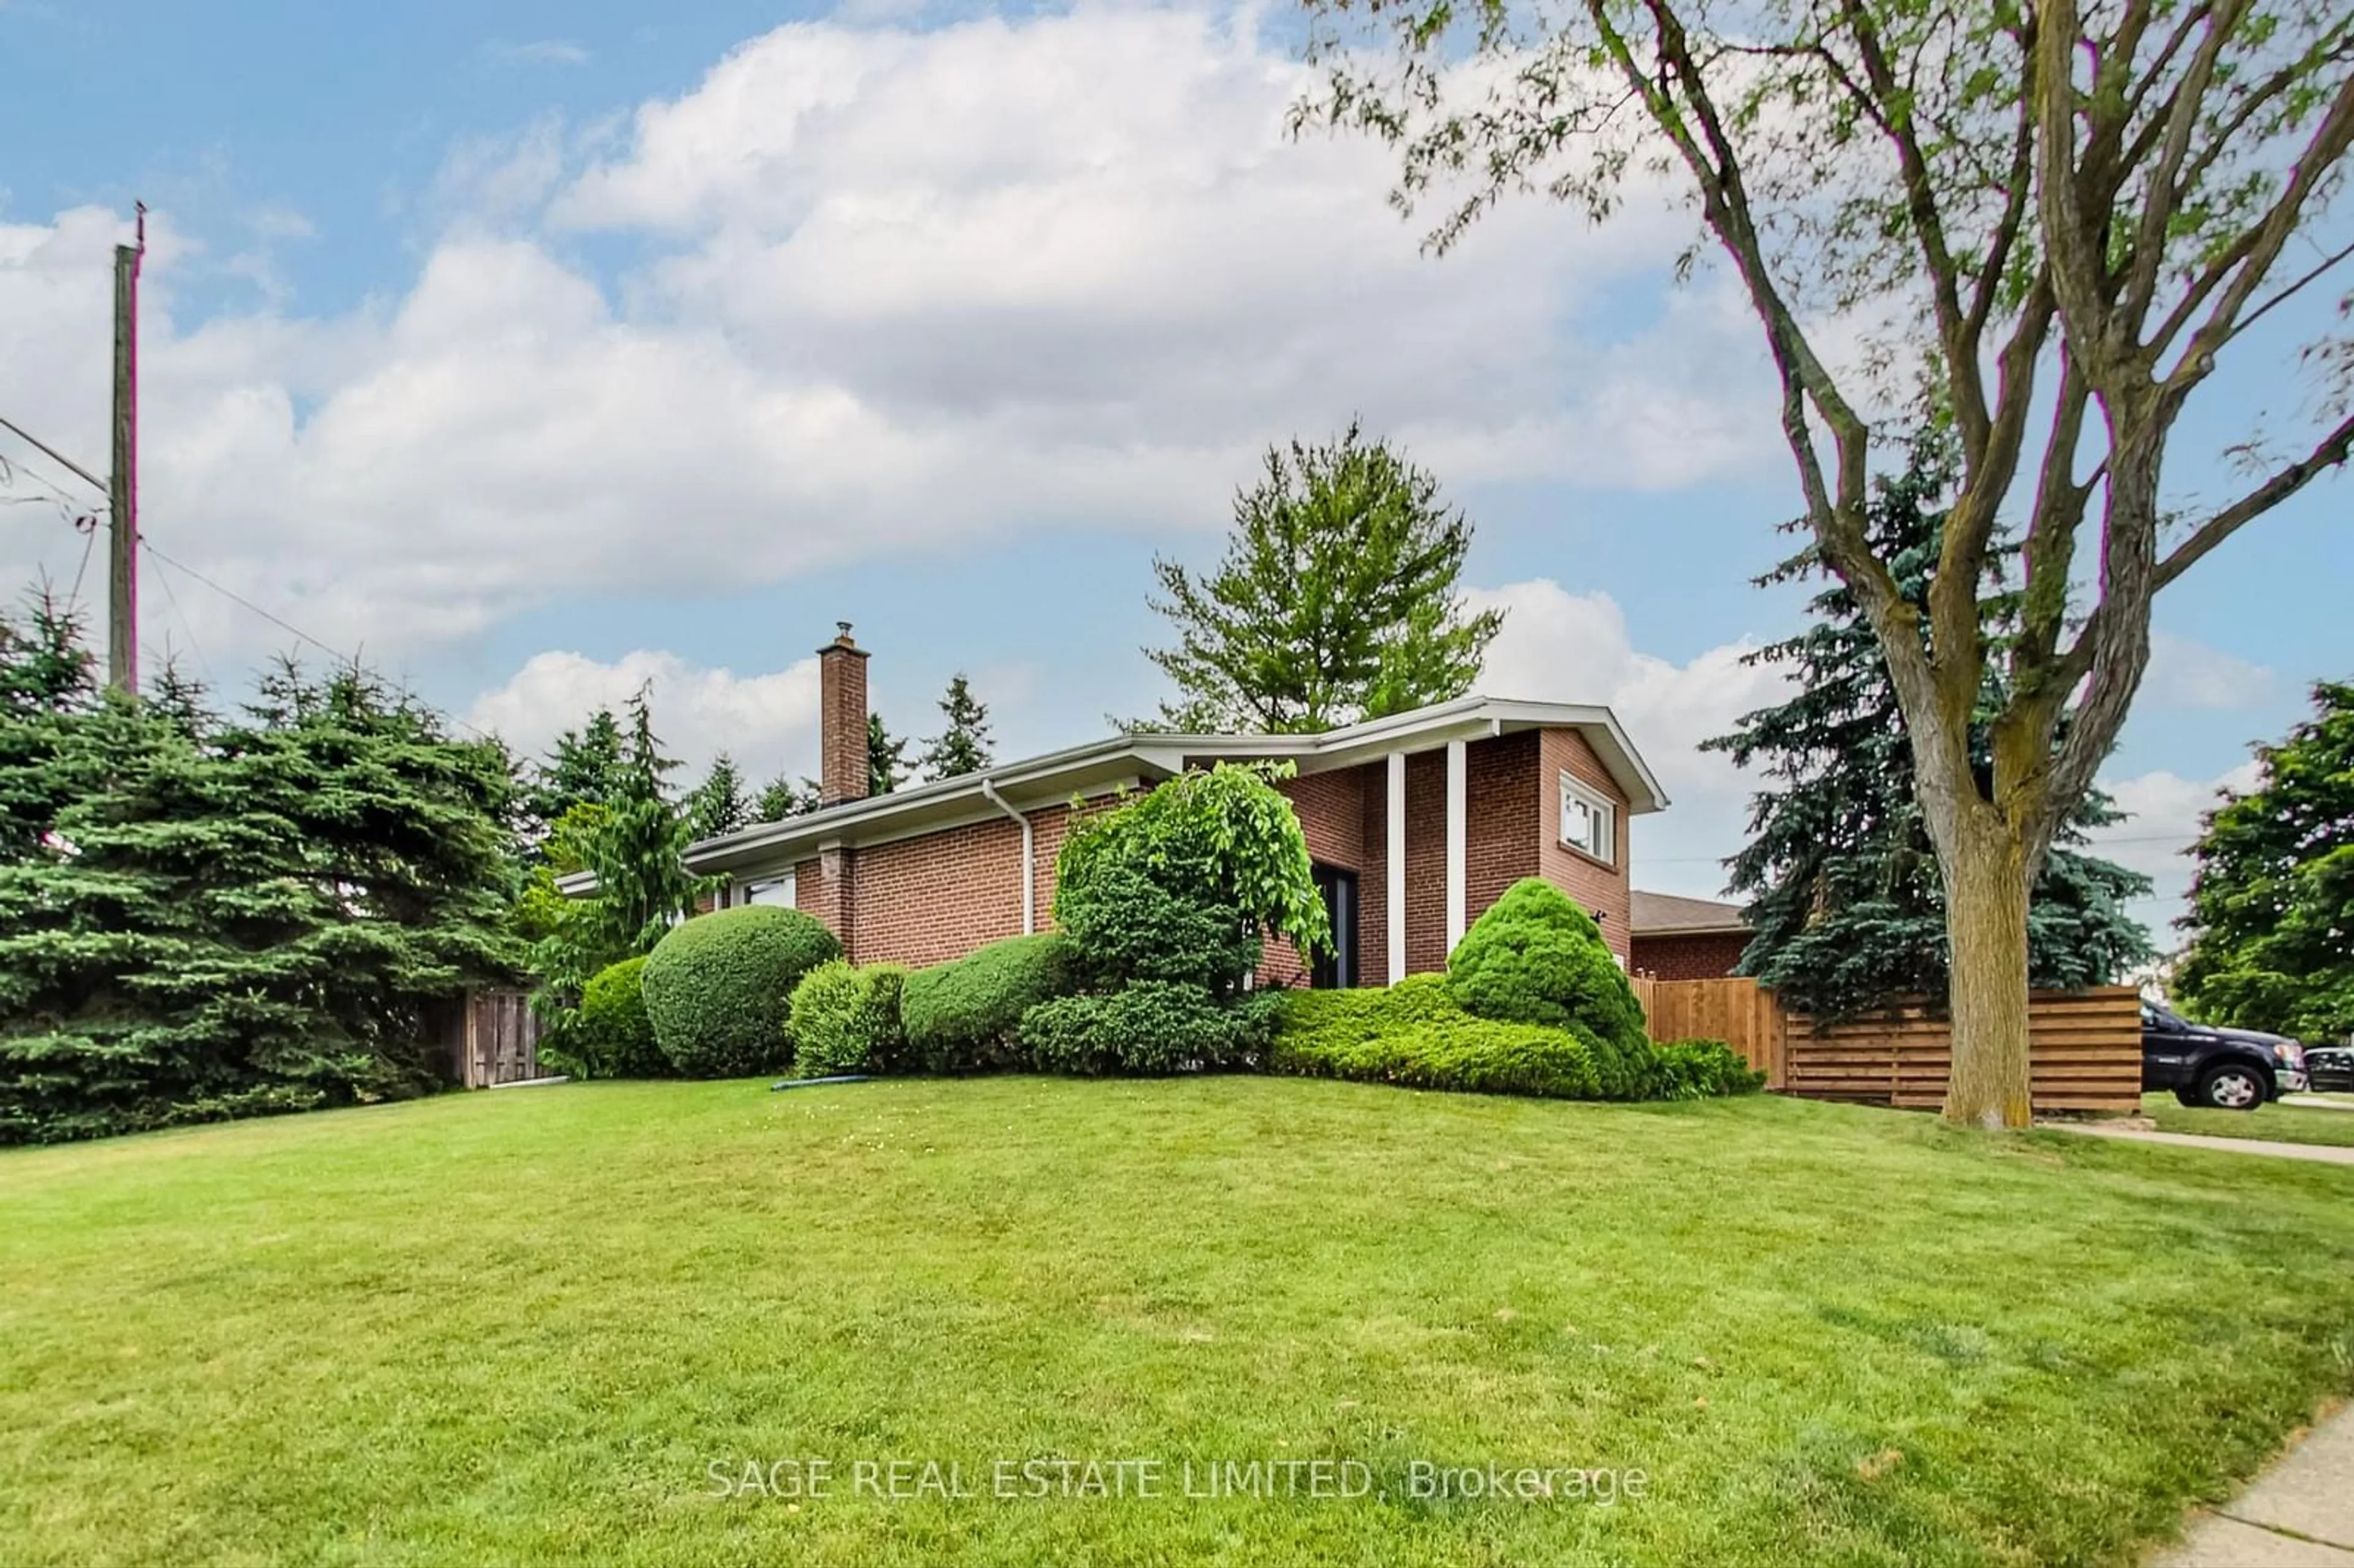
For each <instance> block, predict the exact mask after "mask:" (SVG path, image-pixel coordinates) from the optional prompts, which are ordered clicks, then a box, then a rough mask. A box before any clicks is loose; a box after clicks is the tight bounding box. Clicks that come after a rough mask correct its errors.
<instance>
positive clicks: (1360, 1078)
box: [1271, 975, 1622, 1100]
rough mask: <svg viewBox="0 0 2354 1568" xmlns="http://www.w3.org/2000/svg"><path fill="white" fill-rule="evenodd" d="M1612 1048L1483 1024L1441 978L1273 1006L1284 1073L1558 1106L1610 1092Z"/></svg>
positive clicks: (1561, 1033)
mask: <svg viewBox="0 0 2354 1568" xmlns="http://www.w3.org/2000/svg"><path fill="white" fill-rule="evenodd" d="M1606 1054H1607V1053H1606V1047H1604V1046H1603V1045H1602V1044H1601V1043H1600V1042H1599V1041H1597V1040H1596V1039H1595V1038H1594V1037H1593V1035H1592V1034H1591V1033H1589V1032H1587V1031H1586V1030H1585V1029H1583V1028H1581V1027H1576V1026H1571V1027H1566V1028H1564V1027H1556V1026H1552V1025H1547V1024H1539V1023H1514V1022H1502V1021H1500V1020H1496V1019H1488V1018H1479V1017H1475V1016H1473V1015H1472V1014H1470V1013H1469V1012H1465V1011H1464V1010H1463V1009H1462V1007H1461V1006H1460V1005H1459V1004H1458V1002H1457V1001H1456V1000H1455V998H1454V996H1453V994H1452V993H1451V992H1450V991H1449V990H1448V988H1447V981H1446V980H1444V979H1443V978H1442V977H1440V976H1437V975H1412V976H1409V977H1407V978H1406V979H1405V980H1401V981H1400V982H1399V983H1397V984H1396V985H1394V986H1390V987H1387V988H1385V989H1381V990H1371V989H1367V990H1358V991H1289V992H1286V993H1284V994H1283V995H1282V996H1281V998H1280V999H1279V1000H1278V1001H1277V1003H1276V1027H1275V1041H1274V1048H1273V1054H1272V1059H1271V1065H1272V1066H1273V1068H1274V1070H1275V1071H1276V1072H1278V1073H1289V1074H1295V1075H1300V1076H1303V1077H1312V1078H1349V1079H1353V1080H1355V1081H1357V1082H1360V1083H1372V1084H1400V1085H1404V1086H1408V1087H1411V1088H1421V1089H1460V1090H1468V1091H1470V1092H1474V1093H1479V1094H1491V1095H1541V1096H1546V1097H1552V1098H1555V1099H1572V1100H1596V1099H1605V1098H1620V1097H1622V1096H1617V1095H1612V1094H1608V1093H1606V1088H1605V1076H1606V1075H1605V1071H1604V1067H1603V1062H1602V1058H1603V1057H1604V1056H1605V1055H1606Z"/></svg>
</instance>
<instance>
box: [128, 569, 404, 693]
mask: <svg viewBox="0 0 2354 1568" xmlns="http://www.w3.org/2000/svg"><path fill="white" fill-rule="evenodd" d="M139 544H140V547H141V548H143V549H144V550H145V551H146V552H147V553H148V554H149V555H151V556H154V557H155V558H156V559H157V560H159V561H161V562H163V563H164V565H165V566H167V567H171V568H173V569H174V570H175V571H180V572H186V574H187V575H188V576H189V577H193V578H195V579H196V581H197V582H200V583H202V584H204V585H205V587H207V588H210V589H212V590H213V592H215V593H217V594H218V595H220V596H221V597H222V598H223V599H228V600H229V601H230V602H231V603H232V604H239V605H242V606H244V607H245V608H246V609H249V610H251V611H253V613H254V614H256V615H258V616H260V617H261V619H262V620H266V621H268V622H270V625H272V626H275V627H277V628H278V629H279V630H281V631H285V632H290V633H292V635H293V636H295V637H297V638H299V639H301V640H302V641H304V642H308V643H309V644H310V645H311V646H312V647H313V648H316V649H317V650H319V652H322V653H332V654H333V655H334V656H335V658H337V659H339V660H341V661H342V662H345V663H346V664H353V665H356V664H357V663H358V662H359V659H358V657H357V656H356V655H355V654H350V653H346V652H344V651H343V650H342V649H340V648H337V647H335V646H334V644H332V643H327V642H322V641H319V639H317V638H315V637H313V636H312V635H311V634H310V633H309V632H307V631H305V630H302V628H301V627H299V626H297V625H295V624H294V623H293V622H292V621H291V620H285V619H284V618H283V617H281V616H276V615H272V614H270V611H268V610H266V609H262V608H261V607H260V605H258V604H256V603H254V602H253V601H252V600H251V599H248V598H246V597H245V596H244V595H243V594H241V593H239V592H238V591H237V590H236V589H234V588H223V587H222V586H221V585H220V584H218V583H217V582H215V581H213V579H212V578H210V577H207V576H205V574H204V573H202V572H200V571H198V570H196V568H195V567H191V566H187V565H185V564H184V563H182V562H180V561H176V560H175V559H173V558H172V557H171V556H167V555H165V554H164V552H163V551H161V550H159V549H157V548H156V547H155V546H154V543H153V542H152V541H150V540H147V539H142V540H140V541H139Z"/></svg>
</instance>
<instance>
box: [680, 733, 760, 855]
mask: <svg viewBox="0 0 2354 1568" xmlns="http://www.w3.org/2000/svg"><path fill="white" fill-rule="evenodd" d="M751 820H752V802H751V801H749V800H746V799H745V798H744V776H743V774H742V773H740V772H738V771H737V767H736V759H735V758H732V757H730V756H728V755H727V754H726V752H724V751H723V752H721V753H720V754H719V755H718V756H716V757H715V758H712V759H711V771H710V772H708V773H706V774H705V775H704V777H703V782H702V783H700V784H697V785H696V786H695V789H694V791H693V792H692V793H691V794H689V795H688V796H687V798H686V824H687V831H688V833H689V835H690V836H691V837H692V838H695V839H711V838H717V837H718V836H719V835H720V834H721V833H732V832H735V831H736V830H737V828H740V827H742V826H743V825H744V824H745V823H747V822H748V821H751Z"/></svg>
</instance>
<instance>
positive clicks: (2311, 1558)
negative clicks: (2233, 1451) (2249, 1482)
mask: <svg viewBox="0 0 2354 1568" xmlns="http://www.w3.org/2000/svg"><path fill="white" fill-rule="evenodd" d="M2150 1568H2354V1408H2349V1409H2346V1410H2341V1411H2339V1412H2338V1414H2335V1415H2333V1416H2331V1417H2330V1418H2329V1419H2328V1420H2327V1421H2325V1422H2323V1423H2322V1424H2321V1425H2319V1426H2317V1427H2316V1428H2314V1430H2313V1432H2312V1434H2311V1435H2310V1436H2307V1437H2306V1440H2305V1441H2304V1442H2302V1443H2300V1444H2298V1445H2297V1446H2296V1447H2294V1448H2292V1449H2290V1450H2289V1451H2288V1453H2287V1455H2286V1456H2285V1457H2283V1458H2282V1459H2280V1460H2279V1462H2277V1463H2276V1464H2274V1466H2273V1467H2272V1468H2271V1469H2269V1470H2267V1471H2265V1472H2264V1474H2263V1475H2262V1476H2259V1477H2258V1478H2256V1483H2255V1485H2253V1486H2252V1487H2250V1488H2249V1489H2247V1490H2246V1491H2244V1492H2242V1493H2241V1494H2240V1495H2239V1496H2238V1497H2237V1498H2235V1499H2232V1501H2230V1502H2228V1503H2225V1504H2224V1505H2223V1506H2222V1507H2221V1508H2219V1509H2217V1510H2214V1511H2213V1512H2211V1513H2201V1514H2199V1515H2196V1516H2194V1517H2193V1518H2192V1520H2191V1521H2190V1526H2189V1528H2188V1529H2187V1530H2186V1531H2184V1539H2183V1542H2182V1544H2181V1545H2180V1546H2178V1547H2175V1548H2174V1549H2173V1550H2171V1551H2169V1552H2161V1553H2159V1554H2158V1556H2157V1557H2156V1558H2155V1559H2153V1560H2152V1562H2151V1563H2150Z"/></svg>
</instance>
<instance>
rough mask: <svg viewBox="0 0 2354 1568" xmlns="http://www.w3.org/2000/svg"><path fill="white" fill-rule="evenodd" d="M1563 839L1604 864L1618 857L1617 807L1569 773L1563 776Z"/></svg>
mask: <svg viewBox="0 0 2354 1568" xmlns="http://www.w3.org/2000/svg"><path fill="white" fill-rule="evenodd" d="M1561 842H1564V843H1565V844H1567V845H1569V847H1570V848H1572V849H1575V850H1583V851H1585V853H1587V854H1590V855H1592V856H1593V857H1594V858H1595V859H1596V860H1598V861H1601V862H1603V863H1605V864H1608V863H1612V862H1614V861H1616V860H1617V858H1618V813H1617V808H1616V807H1614V806H1612V805H1611V804H1610V802H1609V801H1607V800H1604V799H1603V798H1602V797H1601V796H1599V795H1597V794H1596V793H1595V792H1594V791H1593V790H1591V789H1587V788H1586V787H1585V785H1583V784H1580V783H1579V782H1578V781H1577V780H1576V779H1572V778H1571V777H1570V776H1569V775H1568V774H1566V773H1564V774H1563V775H1562V776H1561Z"/></svg>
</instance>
